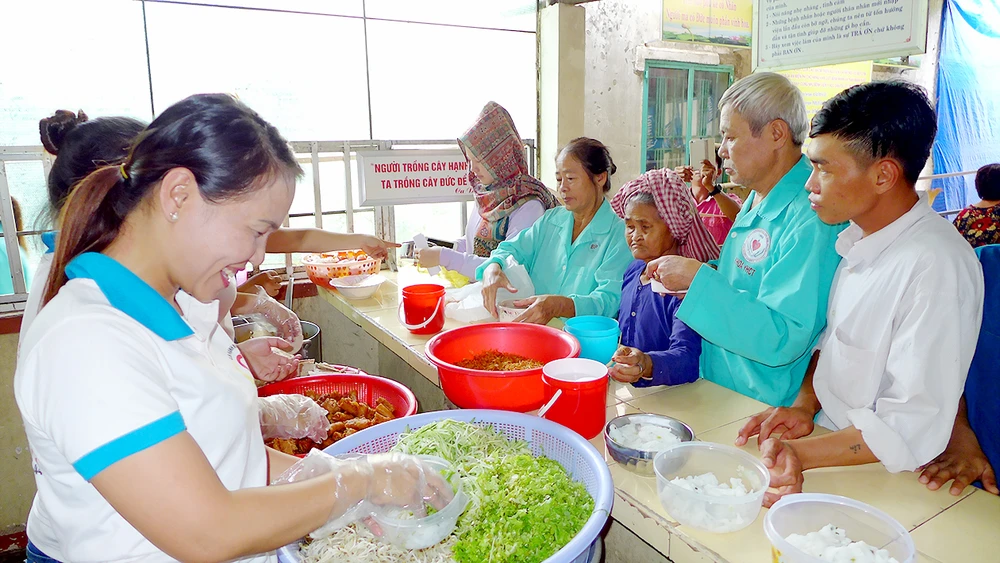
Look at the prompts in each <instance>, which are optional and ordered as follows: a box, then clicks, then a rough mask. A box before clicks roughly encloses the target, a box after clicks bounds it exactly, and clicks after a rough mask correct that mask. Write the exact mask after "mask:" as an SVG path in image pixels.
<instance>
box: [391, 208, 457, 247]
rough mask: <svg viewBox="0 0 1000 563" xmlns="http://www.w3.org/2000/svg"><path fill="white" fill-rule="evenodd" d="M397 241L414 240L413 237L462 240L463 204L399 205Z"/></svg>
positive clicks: (397, 211)
mask: <svg viewBox="0 0 1000 563" xmlns="http://www.w3.org/2000/svg"><path fill="white" fill-rule="evenodd" d="M395 208H396V240H397V241H405V240H413V235H415V234H417V233H423V234H424V235H425V236H428V237H431V238H436V239H441V240H458V239H460V238H462V234H463V233H462V204H461V203H421V204H418V205H397V206H395Z"/></svg>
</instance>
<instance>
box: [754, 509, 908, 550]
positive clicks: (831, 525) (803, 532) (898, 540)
mask: <svg viewBox="0 0 1000 563" xmlns="http://www.w3.org/2000/svg"><path fill="white" fill-rule="evenodd" d="M764 533H765V534H767V539H768V540H770V542H771V555H772V559H773V560H774V561H775V562H776V563H824V562H829V563H841V562H851V563H913V562H914V561H916V547H915V546H914V544H913V538H911V537H910V533H909V532H908V531H907V530H906V528H904V527H903V525H902V524H900V523H899V522H897V521H896V519H895V518H893V517H891V516H889V515H888V514H886V513H885V512H882V511H881V510H879V509H877V508H875V507H873V506H870V505H867V504H865V503H863V502H859V501H856V500H854V499H851V498H847V497H842V496H837V495H827V494H818V493H799V494H795V495H788V496H785V497H783V498H781V499H780V500H778V502H776V503H774V506H772V507H771V510H769V511H768V512H767V516H765V517H764Z"/></svg>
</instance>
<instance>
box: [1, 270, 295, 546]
mask: <svg viewBox="0 0 1000 563" xmlns="http://www.w3.org/2000/svg"><path fill="white" fill-rule="evenodd" d="M66 272H67V276H68V277H69V278H70V281H69V282H68V283H67V284H66V285H65V286H64V287H63V288H62V289H61V290H60V291H59V294H58V295H57V296H56V297H55V298H54V299H53V300H52V301H51V302H50V303H49V304H48V305H46V306H45V308H44V309H42V311H41V312H40V313H39V314H38V317H37V318H36V319H35V321H34V323H33V324H32V326H31V328H30V329H29V330H28V332H27V334H26V335H25V336H24V339H23V342H22V343H21V344H22V346H21V357H20V359H19V362H18V367H17V372H16V373H15V376H14V394H15V397H16V399H17V405H18V407H19V408H20V410H21V416H22V417H23V419H24V427H25V431H26V433H27V435H28V443H29V445H30V447H31V455H32V463H33V468H34V472H35V483H36V485H37V487H38V492H37V493H36V495H35V499H34V502H33V503H32V506H31V512H30V514H29V516H28V529H27V532H28V537H29V539H30V540H31V541H32V543H33V544H34V545H35V546H37V547H38V548H39V549H40V550H41V551H43V552H45V554H47V555H48V556H49V557H52V558H54V559H57V560H60V561H133V560H142V561H171V560H172V559H171V558H170V557H169V556H167V555H166V554H164V553H163V552H161V551H160V550H159V549H157V548H156V546H154V545H153V544H152V543H150V542H149V541H148V540H146V539H145V538H144V537H143V536H142V535H141V534H140V533H139V532H138V531H137V530H136V529H135V528H133V527H132V526H131V525H130V524H129V523H128V522H127V521H125V519H124V518H122V517H121V516H120V515H119V514H118V513H117V512H116V511H115V509H114V508H113V507H112V506H111V505H110V504H108V502H107V501H106V500H104V497H102V496H101V494H100V493H99V492H98V491H97V489H96V488H94V487H93V485H91V484H90V482H89V481H90V480H91V479H92V478H93V477H94V476H96V475H98V474H99V473H100V472H101V471H103V470H104V469H106V468H108V467H109V466H111V465H113V464H114V463H115V462H117V461H119V460H122V459H124V458H126V457H128V456H130V455H132V454H135V453H137V452H140V451H142V450H144V449H146V448H149V447H152V446H155V445H156V444H158V443H160V442H162V441H164V440H166V439H168V438H170V437H172V436H174V435H176V434H178V433H180V432H184V431H187V432H188V433H189V434H190V435H191V436H192V437H193V438H194V439H195V441H196V442H197V443H198V445H199V446H200V447H201V449H202V451H203V452H204V453H205V456H206V457H207V458H208V461H209V462H210V463H211V465H212V467H213V468H215V471H216V473H217V474H218V476H219V479H220V480H221V481H222V483H223V484H224V485H225V486H226V488H228V489H230V490H236V489H241V488H248V487H263V486H265V485H266V484H267V453H266V451H265V449H264V441H263V439H262V438H261V434H260V425H259V422H258V415H257V406H256V397H257V393H256V386H255V385H254V383H253V376H252V375H251V373H250V371H249V370H248V369H247V368H246V365H245V360H244V359H243V357H242V356H241V355H240V354H239V349H238V348H236V345H235V344H234V343H233V341H232V340H231V339H230V338H229V337H228V336H227V335H226V334H225V333H224V332H223V331H222V330H221V329H220V328H219V325H218V312H217V309H218V304H217V303H211V304H205V303H201V302H199V301H197V300H196V299H194V298H193V297H191V296H190V295H188V294H186V293H184V292H178V294H177V295H176V297H175V299H176V302H177V304H178V305H179V306H180V308H181V310H182V312H183V316H182V315H181V314H179V313H178V312H177V310H176V309H175V308H174V307H172V306H171V305H170V304H169V303H168V302H167V301H166V300H165V299H163V297H161V296H160V295H159V294H158V293H157V292H156V291H155V290H154V289H153V288H152V287H150V286H149V285H147V284H146V283H145V282H143V281H142V280H141V279H140V278H138V277H137V276H136V275H135V274H133V273H132V272H131V271H129V270H128V269H127V268H125V267H124V266H122V265H121V264H119V263H118V262H117V261H115V260H114V259H112V258H109V257H107V256H104V255H103V254H96V253H87V254H83V255H81V256H79V257H77V258H76V259H75V260H73V261H72V262H71V263H70V264H69V266H68V267H67V269H66ZM275 560H276V557H275V556H274V554H273V553H271V554H265V555H260V556H257V557H252V558H248V559H246V560H245V561H275Z"/></svg>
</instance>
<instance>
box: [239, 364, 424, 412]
mask: <svg viewBox="0 0 1000 563" xmlns="http://www.w3.org/2000/svg"><path fill="white" fill-rule="evenodd" d="M306 391H314V392H316V393H319V394H324V393H340V394H341V395H347V394H349V393H351V392H352V391H354V392H356V393H357V396H358V401H360V402H362V403H365V404H368V405H371V406H373V407H374V406H375V405H376V403H377V402H378V400H379V399H385V400H386V401H389V403H390V404H392V407H393V408H394V409H395V411H396V418H400V417H404V416H411V415H414V414H417V398H416V397H415V396H414V395H413V391H410V389H409V387H407V386H405V385H403V384H402V383H399V382H398V381H393V380H391V379H386V378H384V377H378V376H375V375H348V374H330V375H308V376H305V377H293V378H291V379H286V380H284V381H278V382H276V383H269V384H267V385H264V386H263V387H261V388H259V389H257V396H258V397H267V396H270V395H278V394H299V395H301V394H303V393H305V392H306Z"/></svg>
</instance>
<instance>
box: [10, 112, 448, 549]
mask: <svg viewBox="0 0 1000 563" xmlns="http://www.w3.org/2000/svg"><path fill="white" fill-rule="evenodd" d="M300 173H301V170H300V169H299V167H298V165H297V164H296V162H295V159H294V157H293V155H292V153H291V151H290V149H289V148H288V145H287V143H286V142H285V140H284V139H283V138H282V137H281V136H280V134H279V133H278V131H277V130H276V129H275V128H274V127H273V126H271V125H269V124H267V123H266V122H265V121H264V120H262V119H261V118H260V117H259V116H258V115H257V114H256V113H254V112H253V111H251V110H250V109H249V108H247V107H246V106H244V105H243V104H242V103H240V102H239V101H237V100H235V99H233V98H231V97H228V96H223V95H198V96H192V97H190V98H187V99H185V100H183V101H181V102H179V103H177V104H175V105H174V106H171V107H170V108H168V109H167V110H166V111H164V112H163V113H162V114H161V115H160V116H159V117H158V118H157V119H156V120H155V121H153V123H152V124H150V126H149V127H148V128H147V129H146V130H145V131H144V132H143V133H142V134H141V135H140V136H139V138H138V139H137V140H136V141H135V143H134V145H133V146H132V149H131V151H130V153H129V156H128V158H127V159H126V161H125V162H124V164H122V165H120V166H108V167H103V168H101V169H99V170H97V171H96V172H94V173H93V174H91V175H90V176H88V177H87V178H86V179H85V180H84V181H83V183H81V184H80V186H78V188H77V189H76V190H74V193H73V195H71V196H70V200H69V202H68V203H67V204H66V207H65V209H64V211H63V221H62V224H61V231H60V235H59V240H58V243H57V248H56V252H55V257H54V259H53V263H52V272H51V275H50V276H49V284H48V286H47V288H46V291H45V294H44V296H43V299H42V305H43V309H42V310H41V312H40V313H39V315H38V317H37V318H36V319H35V322H34V324H33V325H32V327H31V329H30V330H29V331H28V333H27V334H26V335H25V346H24V347H23V348H22V351H23V355H22V356H21V358H20V360H19V363H18V368H17V373H16V374H15V378H14V392H15V396H16V399H17V403H18V407H19V408H20V411H21V414H22V417H23V419H24V425H25V430H26V432H27V435H28V442H29V444H30V446H31V453H32V461H33V466H34V472H35V481H36V484H37V487H38V493H37V494H36V496H35V500H34V503H33V505H32V508H31V513H30V515H29V517H28V530H27V531H28V537H29V540H30V544H29V561H40V560H50V559H48V558H51V559H55V560H58V561H125V560H129V561H131V560H143V561H147V560H150V561H165V560H173V559H182V560H194V559H196V560H219V561H221V560H234V559H238V560H247V561H251V560H252V561H273V560H274V559H275V557H274V554H273V550H274V549H275V548H277V547H279V546H281V545H284V544H286V543H288V542H290V541H293V540H295V539H296V538H298V537H301V536H303V535H304V534H306V533H309V532H310V531H312V530H315V529H317V528H319V527H320V526H322V525H323V524H324V523H326V522H327V521H329V520H331V519H338V520H337V521H338V522H341V521H343V519H342V518H340V517H341V516H343V515H344V514H348V515H350V517H355V516H357V515H358V514H357V513H358V510H357V507H358V506H371V505H373V504H374V505H379V504H392V505H397V506H409V507H416V506H419V505H420V504H421V503H423V502H431V503H432V504H435V505H439V504H441V502H442V501H443V500H444V499H443V498H442V496H447V494H446V493H445V491H442V490H440V489H438V486H439V485H440V483H441V481H440V479H439V478H436V477H435V476H434V475H432V472H427V473H425V472H424V470H423V466H422V465H421V464H420V462H419V461H417V460H416V459H415V458H412V457H407V456H396V457H391V458H362V459H361V460H357V461H353V462H346V461H341V462H337V461H333V460H332V458H331V460H330V462H329V469H330V471H328V472H326V473H325V474H323V475H321V476H319V477H316V478H314V479H311V480H309V481H304V482H301V483H295V484H290V485H282V486H279V487H268V486H266V485H267V484H268V482H269V476H270V477H271V478H273V477H275V476H277V475H278V474H280V473H281V472H282V471H284V470H285V469H287V468H289V467H290V466H291V465H292V464H293V463H295V462H296V461H297V460H296V458H294V457H291V456H285V455H283V454H280V453H279V452H276V451H274V450H269V449H267V448H265V446H264V443H263V440H262V438H261V434H260V426H259V423H258V415H257V409H256V403H255V400H256V392H255V386H254V384H253V381H252V376H251V374H250V372H249V371H248V370H247V369H246V366H245V362H243V361H242V358H241V356H240V355H239V353H238V349H237V348H236V347H235V345H234V344H233V342H232V340H230V339H229V338H228V337H227V336H226V335H225V334H224V333H223V332H222V331H221V329H220V328H219V325H218V322H217V321H218V304H217V303H216V302H215V297H216V295H217V294H218V293H219V291H220V290H221V289H223V288H224V287H225V286H226V284H228V283H229V279H230V276H231V274H232V273H233V272H234V271H235V270H236V269H238V268H240V267H242V266H243V265H244V264H246V262H248V261H252V262H254V263H260V261H261V259H262V257H263V253H264V245H265V241H266V240H267V235H268V234H269V233H270V232H273V231H274V230H275V229H277V227H278V226H279V225H280V223H281V221H282V220H283V219H284V217H285V215H286V214H287V212H288V209H289V207H290V205H291V201H292V197H293V194H294V189H295V178H296V176H297V175H298V174H300Z"/></svg>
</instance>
